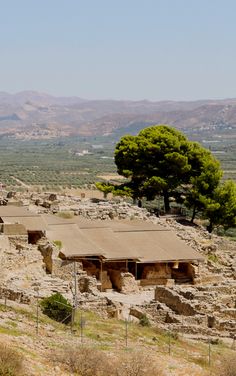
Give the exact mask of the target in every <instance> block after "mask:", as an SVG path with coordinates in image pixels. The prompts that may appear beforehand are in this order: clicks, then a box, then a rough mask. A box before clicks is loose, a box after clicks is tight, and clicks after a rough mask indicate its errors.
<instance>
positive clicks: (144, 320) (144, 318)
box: [139, 313, 151, 326]
mask: <svg viewBox="0 0 236 376" xmlns="http://www.w3.org/2000/svg"><path fill="white" fill-rule="evenodd" d="M139 324H140V325H141V326H151V324H150V321H149V318H148V317H147V315H146V314H145V313H144V314H143V315H142V317H141V318H140V319H139Z"/></svg>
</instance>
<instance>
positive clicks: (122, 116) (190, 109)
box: [0, 91, 236, 137]
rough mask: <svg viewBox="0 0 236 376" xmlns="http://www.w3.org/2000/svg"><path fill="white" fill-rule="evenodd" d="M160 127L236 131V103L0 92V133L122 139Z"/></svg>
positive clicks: (230, 100)
mask: <svg viewBox="0 0 236 376" xmlns="http://www.w3.org/2000/svg"><path fill="white" fill-rule="evenodd" d="M161 123H162V124H169V125H173V126H174V127H176V128H179V129H182V130H188V129H201V128H204V129H215V128H216V127H226V128H229V127H232V128H235V129H236V99H224V100H199V101H191V102H184V101H176V102H175V101H160V102H151V101H146V100H143V101H124V100H123V101H118V100H85V99H81V98H79V97H68V98H67V97H54V96H51V95H48V94H44V93H38V92H35V91H24V92H20V93H17V94H8V93H5V92H0V134H4V133H7V134H9V132H10V133H11V134H12V135H14V134H15V133H17V134H18V135H19V130H20V132H21V133H22V134H23V133H24V131H25V132H28V131H29V130H30V129H31V128H32V127H33V128H34V132H33V133H34V135H35V134H36V135H37V134H39V135H40V134H41V133H42V131H41V130H42V128H43V129H48V130H50V131H48V134H49V135H50V134H54V135H57V136H60V134H62V135H64V136H65V135H72V134H81V135H104V134H106V135H107V134H114V135H122V134H124V133H132V134H135V133H137V132H138V131H139V130H140V129H142V128H143V127H145V126H147V125H150V124H161ZM37 127H38V129H39V130H40V131H37ZM53 130H55V132H54V131H53ZM59 130H60V132H61V133H60V132H59ZM31 133H32V132H30V134H31ZM39 137H40V136H39Z"/></svg>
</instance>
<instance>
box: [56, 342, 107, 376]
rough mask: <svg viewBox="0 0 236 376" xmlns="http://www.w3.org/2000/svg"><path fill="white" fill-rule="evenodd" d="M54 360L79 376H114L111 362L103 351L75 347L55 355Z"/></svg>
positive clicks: (57, 352)
mask: <svg viewBox="0 0 236 376" xmlns="http://www.w3.org/2000/svg"><path fill="white" fill-rule="evenodd" d="M53 360H54V362H56V363H61V364H62V365H63V366H64V367H65V368H66V369H67V370H68V371H69V372H71V373H73V374H75V375H79V376H106V375H109V376H110V375H111V376H112V370H111V365H110V362H109V361H108V358H107V356H106V355H105V354H104V353H103V351H99V350H97V349H94V348H92V347H88V346H74V347H68V348H64V349H61V350H60V351H56V352H55V353H54V354H53Z"/></svg>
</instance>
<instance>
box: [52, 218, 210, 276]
mask: <svg viewBox="0 0 236 376" xmlns="http://www.w3.org/2000/svg"><path fill="white" fill-rule="evenodd" d="M45 220H46V222H47V223H48V230H47V232H46V234H47V237H48V238H49V239H50V240H51V241H55V240H60V241H61V242H62V249H61V257H62V258H64V259H68V260H77V261H81V262H83V264H84V266H85V269H86V266H87V268H88V269H89V268H91V270H92V269H93V271H94V270H95V268H92V266H91V263H93V264H96V267H97V269H99V268H100V273H99V272H98V270H97V272H96V273H97V276H98V275H99V274H100V275H101V272H102V271H103V272H104V271H105V270H106V271H107V273H108V274H109V273H111V270H112V269H114V268H115V269H119V270H126V271H130V272H132V273H133V275H134V276H135V277H136V279H143V278H144V276H146V275H151V274H152V276H155V275H156V276H157V275H160V276H161V275H163V273H164V272H163V270H164V269H165V270H166V272H165V273H164V274H165V275H169V279H170V278H171V275H172V276H173V274H174V272H173V273H172V272H171V271H170V270H169V269H171V268H175V269H179V270H178V272H180V269H181V268H182V269H186V273H187V272H188V270H189V266H188V265H189V263H196V264H198V263H200V262H202V261H203V260H204V258H203V257H202V256H201V255H200V254H199V253H198V252H196V251H195V250H194V249H192V248H191V247H190V246H188V245H187V244H186V243H185V242H184V241H183V240H181V239H180V238H178V236H177V235H176V234H175V233H174V232H173V231H171V230H169V229H166V228H164V227H162V226H159V225H154V224H152V223H147V222H141V221H97V220H96V221H86V220H82V221H81V220H80V219H79V218H75V219H73V220H69V222H68V220H63V219H58V218H55V221H53V218H52V216H46V217H45ZM73 221H74V223H73ZM89 262H91V263H89ZM157 264H158V265H159V266H158V265H157ZM167 265H169V267H170V268H169V269H168V268H167ZM177 265H178V266H177ZM179 265H181V268H179ZM161 266H163V268H161ZM176 266H177V267H176ZM145 268H146V269H145ZM161 269H162V270H161ZM151 270H152V273H151ZM94 273H95V272H94ZM96 273H95V274H96ZM158 273H159V274H158ZM168 273H169V274H168ZM175 273H177V270H175ZM179 274H180V273H179ZM158 278H159V277H158ZM150 279H151V278H150ZM154 279H155V278H154Z"/></svg>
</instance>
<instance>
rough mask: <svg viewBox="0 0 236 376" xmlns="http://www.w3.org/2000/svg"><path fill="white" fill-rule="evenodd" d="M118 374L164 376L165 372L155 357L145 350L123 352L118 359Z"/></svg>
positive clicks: (123, 375) (124, 375) (117, 375)
mask: <svg viewBox="0 0 236 376" xmlns="http://www.w3.org/2000/svg"><path fill="white" fill-rule="evenodd" d="M115 375H116V376H150V375H155V376H162V375H163V372H162V370H161V369H160V367H159V366H158V364H157V363H156V362H155V361H154V359H153V358H152V357H151V356H150V355H149V354H148V353H146V352H144V351H134V352H131V353H126V354H123V356H122V358H121V359H119V358H118V359H117V366H116V370H115Z"/></svg>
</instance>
